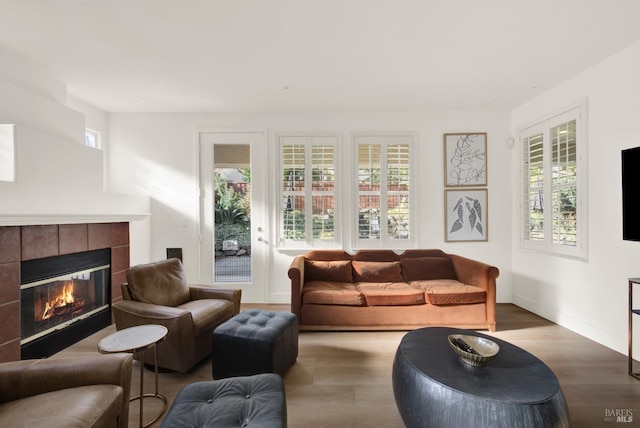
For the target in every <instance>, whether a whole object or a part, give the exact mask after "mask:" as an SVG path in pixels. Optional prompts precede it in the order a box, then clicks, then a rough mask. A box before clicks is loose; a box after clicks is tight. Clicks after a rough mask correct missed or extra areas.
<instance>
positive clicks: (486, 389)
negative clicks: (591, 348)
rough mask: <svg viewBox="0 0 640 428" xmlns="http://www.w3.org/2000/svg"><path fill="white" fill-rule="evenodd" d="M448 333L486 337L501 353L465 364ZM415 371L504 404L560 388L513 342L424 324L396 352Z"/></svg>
mask: <svg viewBox="0 0 640 428" xmlns="http://www.w3.org/2000/svg"><path fill="white" fill-rule="evenodd" d="M449 334H469V335H475V336H481V337H485V338H487V339H489V340H492V341H494V342H495V343H497V344H498V345H499V346H500V352H499V353H498V355H497V356H496V357H495V358H494V359H493V360H491V361H489V362H488V363H487V365H486V366H484V367H471V366H469V365H467V364H464V363H463V362H462V361H460V359H459V358H458V355H457V354H456V353H455V352H454V350H453V349H451V347H450V346H449V343H448V340H447V336H448V335H449ZM399 357H403V358H404V359H405V360H406V362H407V363H408V364H411V365H412V366H413V367H415V368H416V369H417V370H418V371H420V372H421V373H423V374H424V375H425V376H427V377H429V378H430V379H432V380H433V381H436V382H438V383H440V384H442V385H444V386H446V387H448V388H451V389H454V390H456V391H458V392H461V393H467V394H470V395H473V396H474V397H482V398H486V399H490V400H498V401H501V402H506V403H518V404H533V403H541V402H545V401H547V400H549V399H551V398H552V397H553V396H554V395H555V394H556V393H557V392H558V390H559V389H560V384H559V383H558V379H557V378H556V376H555V374H554V373H553V372H552V371H551V369H550V368H549V367H547V365H546V364H544V363H543V362H542V361H540V360H539V359H538V358H536V357H535V356H533V355H532V354H530V353H529V352H527V351H525V350H523V349H521V348H518V347H517V346H515V345H512V344H510V343H509V342H505V341H504V340H500V339H497V338H495V337H492V336H488V335H485V334H482V333H478V332H476V331H472V330H461V329H456V328H447V327H427V328H421V329H418V330H414V331H412V332H409V333H407V334H406V335H405V336H404V338H403V339H402V341H401V342H400V345H399V347H398V351H397V354H396V358H399Z"/></svg>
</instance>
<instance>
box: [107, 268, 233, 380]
mask: <svg viewBox="0 0 640 428" xmlns="http://www.w3.org/2000/svg"><path fill="white" fill-rule="evenodd" d="M126 275H127V282H126V283H124V284H122V298H123V300H122V301H120V302H116V303H114V304H113V306H112V307H113V316H114V319H115V322H116V328H117V329H118V330H122V329H125V328H128V327H133V326H136V325H144V324H159V325H163V326H165V327H166V328H167V330H169V333H168V334H167V337H166V338H165V339H164V340H163V341H162V342H161V343H160V344H159V345H158V366H159V367H162V368H164V369H168V370H173V371H177V372H181V373H186V372H188V371H189V370H191V368H192V367H193V366H194V365H196V363H198V362H199V361H201V360H202V359H203V358H204V357H206V356H207V355H209V354H210V353H211V334H212V333H213V329H214V328H216V327H217V326H218V325H220V324H221V323H223V322H224V321H226V320H228V319H229V318H231V317H232V316H234V315H236V314H238V312H240V297H241V293H242V291H241V290H233V289H220V288H214V287H211V286H205V285H188V284H187V282H186V278H185V274H184V270H183V268H182V262H181V261H180V260H179V259H175V258H174V259H168V260H161V261H159V262H155V263H149V264H143V265H137V266H132V267H130V268H129V269H128V270H127V273H126ZM135 358H138V356H137V354H136V357H135ZM143 361H144V363H145V364H151V365H152V364H153V363H154V350H153V348H152V349H148V350H146V351H145V352H144V353H143Z"/></svg>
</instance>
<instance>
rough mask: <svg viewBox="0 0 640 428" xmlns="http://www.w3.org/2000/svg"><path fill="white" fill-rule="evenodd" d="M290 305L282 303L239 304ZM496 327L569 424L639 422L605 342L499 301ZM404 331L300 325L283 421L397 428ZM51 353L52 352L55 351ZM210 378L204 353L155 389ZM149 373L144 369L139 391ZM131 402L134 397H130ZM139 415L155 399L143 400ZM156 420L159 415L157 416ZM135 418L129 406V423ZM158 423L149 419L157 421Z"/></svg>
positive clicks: (637, 388)
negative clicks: (533, 363)
mask: <svg viewBox="0 0 640 428" xmlns="http://www.w3.org/2000/svg"><path fill="white" fill-rule="evenodd" d="M248 307H252V308H255V307H258V308H268V309H272V310H284V311H286V310H288V308H289V307H288V306H287V305H245V306H243V309H245V308H248ZM497 316H498V331H496V332H487V331H482V332H483V333H485V334H490V335H493V336H494V337H498V338H500V339H502V340H506V341H508V342H511V343H513V344H514V345H516V346H519V347H521V348H523V349H525V350H527V351H528V352H531V353H532V354H534V355H535V356H537V357H538V358H539V359H541V360H542V361H544V362H545V363H546V364H547V365H548V366H549V367H550V368H551V369H552V370H553V371H554V373H555V374H556V376H557V377H558V379H559V381H560V386H561V387H562V390H563V392H564V394H565V397H566V399H567V403H568V405H569V412H570V417H571V422H572V426H573V427H579V428H581V427H584V428H590V427H607V426H619V425H618V424H616V423H615V422H611V421H607V420H606V417H607V412H611V411H615V410H617V409H618V410H631V412H632V413H633V423H629V424H625V425H624V426H634V424H635V425H640V380H636V379H634V378H632V377H630V376H629V375H628V374H627V358H626V356H625V355H621V354H620V353H618V352H615V351H613V350H611V349H609V348H607V347H604V346H602V345H600V344H598V343H596V342H593V341H591V340H589V339H586V338H584V337H582V336H580V335H578V334H576V333H574V332H572V331H570V330H567V329H565V328H563V327H560V326H557V325H555V324H553V323H551V322H549V321H547V320H545V319H543V318H541V317H538V316H536V315H534V314H532V313H530V312H528V311H526V310H524V309H522V308H519V307H517V306H515V305H511V304H499V305H498V308H497ZM113 331H115V327H114V326H113V325H112V326H109V327H108V328H106V329H104V330H102V331H100V332H98V333H96V334H94V335H92V336H90V337H89V338H87V339H85V340H83V341H81V342H79V343H77V344H75V345H73V346H72V347H70V348H68V349H65V350H64V351H62V352H60V353H59V354H57V355H56V356H58V355H60V356H62V355H74V354H82V355H85V354H87V353H94V354H97V348H96V347H97V343H98V342H99V340H100V339H101V338H102V337H104V336H106V335H107V334H110V333H112V332H113ZM405 334H406V332H403V331H397V332H366V331H365V332H301V333H300V337H299V347H300V348H299V357H298V360H297V362H296V364H295V365H294V366H293V367H292V368H291V369H289V371H288V372H287V374H286V375H285V377H284V380H285V388H286V394H287V411H288V423H289V428H298V427H300V428H308V427H314V428H315V427H318V428H324V427H327V428H330V427H340V428H344V427H354V428H359V427H363V428H364V427H366V428H370V427H377V428H380V427H389V428H394V427H402V426H403V423H402V419H401V418H400V414H399V413H398V411H397V409H396V405H395V400H394V397H393V389H392V386H391V368H392V364H393V358H394V356H395V351H396V349H397V347H398V344H399V343H400V340H401V339H402V337H403V336H404V335H405ZM54 357H55V356H54ZM139 370H140V366H139V364H138V363H134V373H133V379H134V381H133V382H132V394H134V395H135V394H137V393H138V379H139ZM206 380H211V363H210V360H209V359H206V360H205V361H203V362H201V363H200V364H198V365H197V366H196V367H195V368H194V369H193V370H192V371H191V372H190V373H188V374H186V375H183V374H180V373H160V381H159V384H160V392H161V393H162V394H164V395H165V396H166V397H167V399H168V401H169V403H171V402H173V400H174V398H175V396H176V394H177V393H178V391H179V390H180V389H181V388H182V387H183V386H185V385H187V384H189V383H192V382H196V381H206ZM152 389H153V375H152V373H151V372H147V373H145V392H151V391H152ZM134 403H135V402H134ZM145 409H146V410H145V414H146V413H147V411H148V412H150V413H149V414H151V413H152V412H153V411H154V405H153V404H152V402H151V401H149V405H148V406H147V401H145ZM161 420H162V419H161ZM137 421H138V414H137V405H132V406H131V414H130V426H136V424H137ZM159 425H160V423H159V422H157V423H155V424H154V426H159Z"/></svg>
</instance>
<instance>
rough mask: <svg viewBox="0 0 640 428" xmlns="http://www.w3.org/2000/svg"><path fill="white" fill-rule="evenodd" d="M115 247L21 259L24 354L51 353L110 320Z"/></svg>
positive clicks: (22, 356) (32, 355) (103, 325)
mask: <svg viewBox="0 0 640 428" xmlns="http://www.w3.org/2000/svg"><path fill="white" fill-rule="evenodd" d="M110 263H111V249H109V248H106V249H100V250H94V251H85V252H81V253H74V254H67V255H62V256H55V257H47V258H42V259H34V260H29V261H25V262H23V263H22V264H21V285H20V327H21V328H20V337H21V340H20V344H21V358H22V359H29V358H46V357H48V356H50V355H53V354H54V353H56V352H58V351H60V350H62V349H64V348H66V347H67V346H69V345H71V344H73V343H76V342H77V341H79V340H82V339H84V338H85V337H87V336H89V335H91V334H93V333H95V332H96V331H98V330H100V329H102V328H104V327H107V326H108V325H109V324H110V323H111V299H110V296H111V290H110V287H111V284H110V282H111V281H110V279H111V266H110Z"/></svg>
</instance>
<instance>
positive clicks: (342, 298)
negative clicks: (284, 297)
mask: <svg viewBox="0 0 640 428" xmlns="http://www.w3.org/2000/svg"><path fill="white" fill-rule="evenodd" d="M363 303H364V300H363V298H362V294H361V293H360V291H358V289H357V288H356V285H355V284H353V283H350V282H331V281H311V282H307V283H306V284H304V287H303V288H302V304H303V305H307V304H316V305H346V306H361V305H362V304H363Z"/></svg>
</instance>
